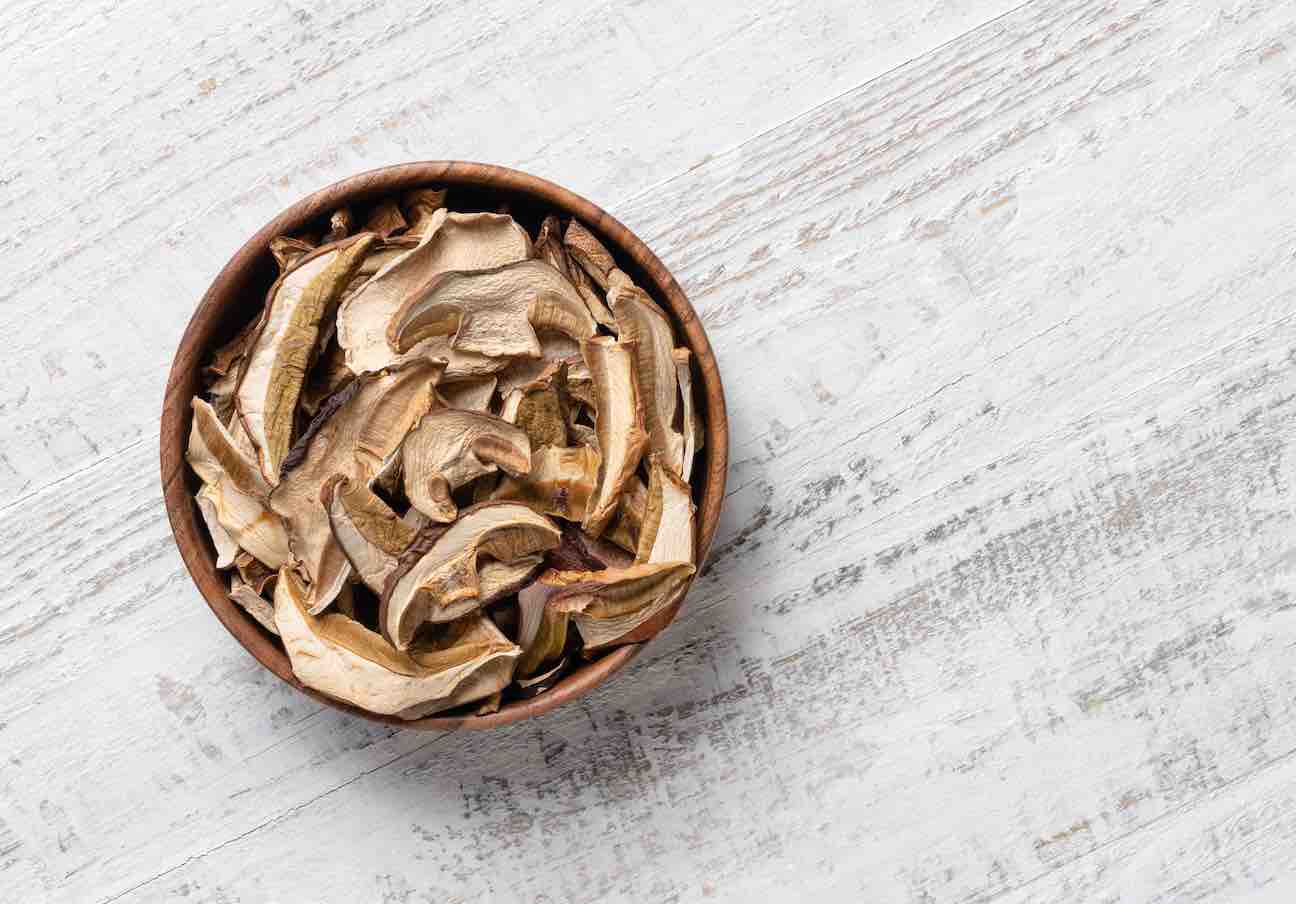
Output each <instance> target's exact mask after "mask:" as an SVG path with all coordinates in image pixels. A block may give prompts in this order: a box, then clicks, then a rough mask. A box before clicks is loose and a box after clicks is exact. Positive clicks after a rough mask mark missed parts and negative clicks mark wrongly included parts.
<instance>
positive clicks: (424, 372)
mask: <svg viewBox="0 0 1296 904" xmlns="http://www.w3.org/2000/svg"><path fill="white" fill-rule="evenodd" d="M442 366H443V365H442V364H441V363H439V362H432V361H412V362H410V363H408V364H406V365H403V366H401V367H399V368H394V369H392V370H390V371H382V372H380V373H376V374H362V375H360V376H359V377H356V379H355V380H354V381H352V383H351V384H349V385H348V387H347V388H346V389H345V390H343V391H342V392H341V393H339V395H338V396H336V397H334V398H333V399H331V400H330V401H329V402H328V403H326V404H325V405H324V407H323V408H321V410H320V413H319V414H318V415H317V416H316V418H315V421H314V422H312V424H311V426H310V428H308V429H307V431H306V433H305V434H304V435H303V436H302V438H301V439H300V440H299V441H298V444H297V446H295V447H294V449H293V454H292V455H291V456H289V457H288V458H287V459H285V471H284V475H283V479H282V480H281V481H280V483H279V485H278V486H277V487H275V489H274V492H273V493H271V495H270V505H271V507H272V508H273V509H274V510H275V512H277V513H278V514H279V515H280V516H281V517H282V518H283V520H284V522H285V524H287V526H288V534H289V538H290V542H291V547H292V551H293V554H294V556H295V557H296V558H297V559H298V560H299V561H300V562H301V563H302V567H303V568H304V569H305V571H306V574H307V576H308V577H309V578H310V580H311V588H310V592H311V603H310V607H311V610H312V612H319V611H321V610H322V609H323V608H324V607H326V606H328V604H329V603H330V602H332V600H333V599H334V598H335V597H336V596H337V594H338V592H339V591H340V589H341V587H342V584H343V583H345V581H346V580H347V578H348V577H349V576H350V575H351V565H350V563H349V562H348V561H347V558H346V556H345V555H344V554H343V553H342V550H341V548H340V547H339V546H338V544H337V542H336V541H335V540H334V539H333V535H332V532H331V531H330V530H329V520H328V513H327V512H326V511H325V510H324V504H323V503H322V502H321V501H320V494H321V490H322V488H323V486H324V484H325V483H326V482H327V481H328V480H329V479H330V478H332V477H333V476H334V475H338V474H340V475H342V476H344V477H347V478H349V479H350V480H352V481H354V482H355V483H357V484H361V485H365V486H368V485H370V484H371V483H372V481H373V480H374V479H375V478H376V476H377V474H378V473H379V471H380V470H381V469H382V468H383V465H384V464H386V463H387V462H388V461H389V460H390V459H391V457H392V456H393V455H394V454H395V452H396V450H397V449H398V448H399V447H400V444H401V441H402V440H404V438H405V437H406V435H407V434H408V433H409V432H410V430H411V429H413V427H414V425H415V424H417V423H418V421H419V419H420V418H422V417H423V415H424V414H426V413H427V412H428V411H429V410H430V409H431V407H432V405H433V404H434V403H435V398H436V391H435V384H436V380H437V378H438V376H439V374H440V370H441V368H442ZM299 462H300V463H299Z"/></svg>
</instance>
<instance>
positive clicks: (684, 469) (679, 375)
mask: <svg viewBox="0 0 1296 904" xmlns="http://www.w3.org/2000/svg"><path fill="white" fill-rule="evenodd" d="M671 357H673V358H674V359H675V376H676V380H677V382H678V383H679V391H680V398H681V399H683V401H684V405H683V412H684V413H683V422H682V423H683V440H684V448H683V458H682V461H681V462H680V465H681V467H680V478H681V479H683V480H684V481H685V482H686V483H687V482H688V480H689V479H690V477H691V476H692V474H693V459H694V458H696V457H697V454H698V451H699V450H700V449H701V448H702V444H703V442H704V441H705V434H703V432H702V423H701V421H700V420H699V419H698V414H697V408H696V406H695V404H694V401H693V371H692V369H691V368H690V367H689V360H690V358H691V357H692V355H690V353H689V350H688V349H686V348H677V349H675V350H674V351H672V352H671Z"/></svg>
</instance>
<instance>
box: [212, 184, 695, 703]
mask: <svg viewBox="0 0 1296 904" xmlns="http://www.w3.org/2000/svg"><path fill="white" fill-rule="evenodd" d="M445 202H446V193H445V192H444V191H439V190H435V189H419V190H415V191H411V192H408V193H406V194H405V195H403V196H401V197H400V198H388V199H384V200H381V201H379V202H378V203H376V204H374V205H373V206H372V208H371V209H369V210H367V211H365V213H366V214H367V215H366V216H364V217H362V218H357V217H356V216H355V215H354V213H353V211H351V210H349V209H343V210H339V211H337V212H336V213H335V214H334V215H333V216H332V218H331V220H330V223H329V229H328V231H327V232H326V233H323V234H319V233H317V234H314V235H298V236H283V237H280V238H277V239H275V240H274V241H273V242H272V243H271V250H272V252H273V253H274V256H275V258H276V260H277V261H278V264H279V267H280V275H279V278H278V280H277V281H276V282H275V284H274V285H273V286H272V287H271V289H270V291H269V293H268V295H267V297H266V301H265V307H264V309H263V311H262V313H261V315H260V317H259V318H255V319H254V320H253V321H252V322H251V323H249V324H248V325H247V326H246V327H245V328H244V329H243V330H242V331H241V332H240V333H239V334H238V335H237V336H235V337H234V338H233V339H232V340H231V341H230V342H228V343H227V344H226V345H224V346H222V347H221V348H219V349H217V350H216V351H215V353H214V355H213V357H212V360H211V362H210V363H209V364H208V366H207V367H206V369H205V371H204V375H205V385H206V392H205V393H204V395H203V396H199V397H196V398H194V400H193V427H192V431H191V434H190V438H189V448H188V461H189V464H190V466H191V467H192V468H193V470H194V471H195V472H196V473H197V475H198V477H199V478H200V479H201V481H202V486H201V489H200V490H199V491H198V493H197V503H198V506H199V510H200V511H201V513H202V516H203V518H204V519H205V521H206V524H207V528H208V530H209V531H210V534H211V539H212V542H213V544H214V546H215V549H216V554H217V565H218V567H220V568H221V569H227V570H228V571H229V580H230V590H229V593H230V598H231V599H233V600H235V601H236V602H238V603H239V604H240V605H241V606H242V607H243V608H244V609H246V610H247V612H248V613H249V614H250V615H251V616H252V617H253V618H254V619H256V621H257V622H259V623H260V624H261V626H262V627H264V628H265V629H266V630H267V631H270V632H272V633H273V634H275V635H277V636H278V637H279V639H280V641H281V642H282V643H283V646H284V648H285V649H286V650H287V652H288V656H289V658H290V659H291V661H292V667H293V671H294V673H295V674H296V675H297V677H298V678H299V679H300V680H301V681H302V682H303V683H304V684H306V685H308V686H310V687H313V688H315V689H316V690H319V691H321V692H323V693H325V694H327V695H329V696H331V697H334V698H337V699H339V700H343V701H346V702H348V703H352V704H355V705H356V706H359V707H362V708H364V709H366V710H370V711H372V712H375V713H383V714H394V715H397V716H399V717H401V718H406V719H416V718H420V717H423V716H427V715H429V714H432V713H437V712H442V711H445V710H448V709H452V708H456V707H463V710H462V711H463V712H469V713H471V712H477V713H489V712H493V711H495V710H497V709H498V708H499V706H500V705H501V702H502V701H507V700H511V699H519V698H525V697H532V696H535V695H537V694H540V693H543V692H544V691H546V690H547V689H549V688H550V687H552V686H553V685H554V684H555V683H556V682H557V681H558V679H560V678H561V677H562V676H563V675H564V674H565V673H567V672H569V671H570V670H571V669H572V668H574V667H575V666H576V665H578V664H579V662H580V660H581V659H582V658H589V657H591V656H594V655H597V654H598V653H600V652H601V651H605V650H607V649H608V648H610V647H613V646H616V645H618V644H623V643H629V642H634V641H639V640H643V639H644V637H645V635H646V634H647V633H648V632H649V631H650V630H651V629H652V628H653V627H654V626H653V625H650V624H646V623H648V622H649V621H650V619H652V618H653V616H654V615H656V614H657V613H658V612H660V611H662V610H663V609H664V608H666V607H668V606H670V605H671V604H672V603H674V602H675V601H676V600H677V599H678V597H679V595H680V593H681V592H682V589H683V587H684V586H685V585H686V584H687V583H688V580H689V577H690V576H691V575H692V574H693V570H694V566H695V550H694V528H693V520H694V512H695V510H694V505H693V501H692V497H691V493H690V489H689V478H690V472H691V470H692V466H693V459H694V456H695V454H696V453H697V451H698V448H699V445H700V443H701V438H702V431H701V429H700V425H699V423H698V421H697V414H696V411H697V409H696V407H695V405H694V399H693V395H692V388H691V381H690V370H689V352H688V350H687V349H685V348H677V347H676V346H675V338H674V335H673V333H672V329H671V323H670V320H669V318H668V317H667V316H666V314H665V313H664V312H663V311H662V309H661V308H660V307H659V306H658V305H657V304H656V302H654V301H653V299H652V298H651V297H650V296H649V295H648V293H646V292H645V291H644V290H643V289H641V288H640V287H639V286H637V285H635V284H634V282H633V281H632V280H631V279H630V278H629V277H628V276H627V275H626V274H625V273H623V272H622V271H621V270H619V269H618V268H617V265H616V261H615V260H614V259H613V257H612V255H611V254H609V253H608V251H607V249H606V248H605V247H604V246H603V245H602V244H600V242H599V241H598V239H597V238H595V236H594V235H593V234H592V233H591V232H590V231H589V230H588V229H586V228H585V227H584V226H582V225H581V224H580V223H579V222H577V221H575V220H572V221H570V222H568V223H566V224H565V226H564V224H563V223H562V222H561V221H560V220H559V218H558V217H556V216H549V217H547V218H545V219H544V221H543V222H542V223H541V224H540V226H539V229H538V231H537V234H536V235H535V236H532V235H531V234H530V233H529V232H528V231H527V229H526V228H524V227H523V226H522V225H520V224H519V223H517V222H516V221H515V220H514V219H513V218H512V217H511V216H510V215H508V214H507V213H503V212H501V213H456V212H452V211H451V210H449V209H448V208H447V207H446V205H445Z"/></svg>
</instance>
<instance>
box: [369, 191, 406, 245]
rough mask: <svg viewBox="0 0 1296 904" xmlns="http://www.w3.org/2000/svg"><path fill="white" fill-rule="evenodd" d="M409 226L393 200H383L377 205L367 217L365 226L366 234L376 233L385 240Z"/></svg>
mask: <svg viewBox="0 0 1296 904" xmlns="http://www.w3.org/2000/svg"><path fill="white" fill-rule="evenodd" d="M408 226H409V223H407V222H406V221H405V215H404V214H402V213H401V209H400V205H399V204H397V203H396V201H395V199H393V198H383V199H382V200H380V201H379V202H378V203H377V204H375V205H374V206H373V208H372V209H371V210H370V211H369V215H368V216H367V217H365V224H364V228H365V231H366V232H376V233H377V234H378V235H381V236H383V237H384V238H386V237H387V236H389V235H391V234H392V233H395V232H400V231H401V230H402V229H405V228H406V227H408Z"/></svg>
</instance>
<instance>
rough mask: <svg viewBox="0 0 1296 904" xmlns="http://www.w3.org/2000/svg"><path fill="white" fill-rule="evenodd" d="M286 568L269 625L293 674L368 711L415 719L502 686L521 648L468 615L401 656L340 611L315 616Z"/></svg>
mask: <svg viewBox="0 0 1296 904" xmlns="http://www.w3.org/2000/svg"><path fill="white" fill-rule="evenodd" d="M306 600H307V591H306V588H305V586H304V585H303V584H302V582H301V579H300V578H299V577H298V576H297V574H296V573H295V572H293V570H292V569H284V570H283V571H282V572H281V573H280V575H279V580H278V583H277V584H276V586H275V609H274V616H275V625H276V627H277V628H278V629H279V634H280V636H281V637H282V638H283V642H284V648H285V649H286V650H287V651H288V658H289V660H290V661H291V662H292V668H293V673H294V674H295V675H296V676H297V678H298V679H299V680H300V681H301V682H302V683H303V684H305V685H307V686H308V687H312V688H314V689H315V690H317V691H320V692H321V693H324V694H327V695H329V696H330V697H334V698H335V699H338V700H342V701H344V702H347V703H352V704H354V705H356V706H359V707H362V708H363V709H367V710H369V711H370V712H375V713H381V714H387V715H398V716H400V717H401V718H405V719H417V718H421V717H423V716H426V715H429V714H430V713H434V712H439V711H441V710H444V709H449V708H451V707H453V706H458V705H460V704H463V703H468V702H471V701H473V700H479V699H481V698H483V697H488V696H490V695H491V694H493V693H495V692H496V691H499V690H501V689H503V687H504V686H505V685H507V684H508V682H509V680H510V679H511V677H512V674H513V665H514V663H515V661H516V660H517V658H518V656H519V655H521V649H520V648H519V647H517V646H516V645H515V644H513V643H512V642H510V641H509V639H508V638H507V637H505V636H504V635H503V634H502V633H500V631H499V629H498V628H496V627H495V626H494V624H492V623H491V622H490V620H489V619H487V618H483V617H481V616H480V615H474V616H472V617H470V618H468V619H464V620H462V621H461V622H459V623H456V624H454V625H451V626H448V627H447V628H446V629H445V630H444V631H443V632H441V633H440V634H439V636H438V637H437V638H435V639H434V640H433V642H431V643H429V644H428V645H426V646H425V647H423V648H421V649H419V650H413V651H410V652H408V653H402V652H400V651H398V650H395V649H393V648H392V646H391V644H389V643H387V642H386V641H385V640H384V639H383V638H382V637H381V636H380V635H378V634H375V633H374V632H373V631H370V630H369V629H368V628H366V627H364V626H363V625H361V624H360V623H359V622H356V621H354V620H352V619H350V618H348V617H346V616H345V615H341V614H338V613H329V614H326V615H323V616H314V615H311V614H310V612H309V611H307V606H306Z"/></svg>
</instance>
